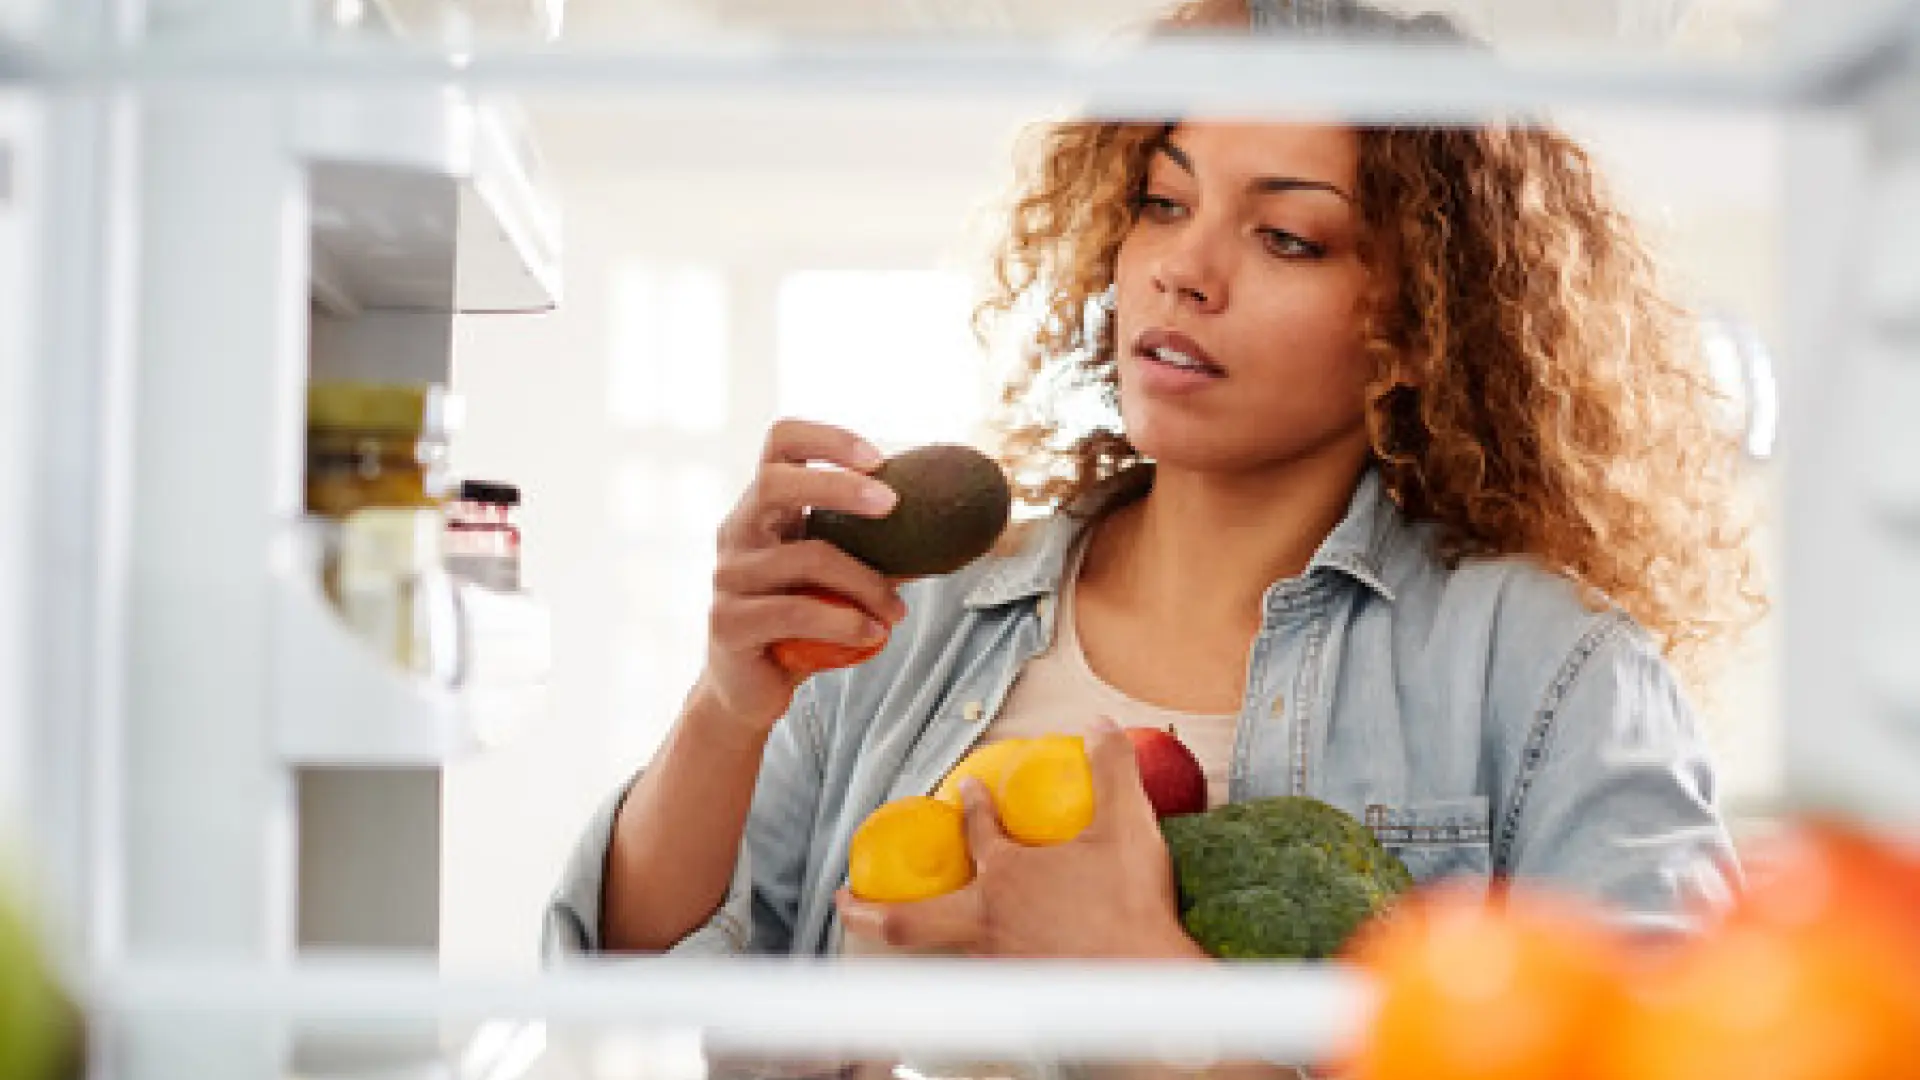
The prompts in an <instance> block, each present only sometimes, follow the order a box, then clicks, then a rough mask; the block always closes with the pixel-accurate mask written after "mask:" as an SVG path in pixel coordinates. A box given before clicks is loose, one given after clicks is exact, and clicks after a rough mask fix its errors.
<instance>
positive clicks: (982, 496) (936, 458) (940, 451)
mask: <svg viewBox="0 0 1920 1080" xmlns="http://www.w3.org/2000/svg"><path fill="white" fill-rule="evenodd" d="M872 475H873V477H874V479H876V480H879V481H880V482H881V483H883V484H886V485H887V486H888V487H890V488H892V489H893V490H894V491H895V492H897V493H898V494H899V496H900V501H899V503H897V504H896V505H895V506H894V508H893V512H892V513H889V514H888V515H887V516H886V517H883V518H868V517H859V516H857V515H853V514H843V513H840V512H838V511H833V510H825V509H821V508H818V507H816V508H814V509H813V510H811V511H809V512H808V514H807V528H806V535H807V536H810V537H817V538H819V539H821V540H825V541H826V542H828V543H830V544H832V545H834V546H835V547H837V548H839V549H841V550H842V551H845V552H846V553H847V554H849V555H852V556H853V557H854V558H856V559H859V560H860V561H861V562H863V563H866V564H867V565H868V566H871V567H873V568H874V569H875V570H878V571H879V572H881V573H882V574H885V575H887V576H888V577H896V578H912V577H926V576H928V575H932V574H950V573H952V572H954V571H955V570H958V569H960V568H961V567H963V566H965V565H967V564H968V563H970V562H972V561H973V560H975V559H977V558H979V557H980V556H982V555H985V554H986V553H987V552H988V551H989V550H990V549H992V547H993V545H994V541H996V540H998V539H999V538H1000V533H1001V532H1002V531H1003V530H1005V529H1006V527H1007V517H1008V515H1009V514H1010V513H1011V512H1012V509H1013V491H1012V489H1011V488H1009V487H1008V485H1007V478H1006V475H1005V474H1004V473H1002V472H1001V471H1000V466H999V465H997V464H995V463H994V461H993V459H992V458H989V457H987V456H986V455H985V454H982V453H981V452H980V451H978V450H975V449H974V448H972V447H970V446H957V445H953V444H950V443H934V444H932V445H929V446H921V447H916V448H915V449H912V450H908V451H906V452H905V453H901V454H897V455H895V456H893V457H890V458H888V459H887V460H886V461H885V462H883V463H881V465H880V467H879V468H878V469H875V470H874V471H873V474H872Z"/></svg>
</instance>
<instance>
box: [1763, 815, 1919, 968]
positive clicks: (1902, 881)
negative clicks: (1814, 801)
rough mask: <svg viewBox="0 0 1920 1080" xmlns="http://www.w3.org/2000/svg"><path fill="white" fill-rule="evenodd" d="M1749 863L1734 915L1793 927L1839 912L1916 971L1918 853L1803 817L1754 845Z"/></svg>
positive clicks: (1855, 829)
mask: <svg viewBox="0 0 1920 1080" xmlns="http://www.w3.org/2000/svg"><path fill="white" fill-rule="evenodd" d="M1750 861H1751V864H1752V866H1753V870H1754V873H1753V879H1752V881H1751V883H1750V886H1749V888H1748V890H1747V893H1746V895H1745V896H1743V897H1742V898H1741V900H1740V904H1739V907H1738V908H1737V910H1736V911H1735V913H1734V918H1735V919H1738V920H1742V921H1760V922H1765V923H1769V924H1772V925H1776V926H1794V925H1802V924H1807V923H1815V922H1819V921H1820V920H1822V919H1824V918H1826V917H1828V916H1829V915H1830V914H1831V913H1833V912H1836V911H1845V912H1847V913H1848V915H1849V917H1850V918H1851V919H1854V920H1858V921H1860V922H1862V923H1866V924H1870V925H1871V926H1873V927H1874V928H1875V932H1876V933H1879V934H1884V935H1885V936H1886V939H1887V942H1888V944H1889V945H1890V946H1891V947H1894V948H1900V949H1905V950H1907V951H1908V952H1909V954H1910V956H1911V958H1912V959H1911V963H1912V964H1913V966H1914V968H1915V970H1916V972H1920V850H1916V849H1915V848H1914V847H1912V846H1911V845H1905V844H1901V843H1898V842H1896V841H1895V840H1893V839H1891V838H1881V837H1878V836H1874V835H1872V834H1869V833H1868V832H1866V831H1864V830H1863V829H1861V828H1859V827H1857V826H1854V825H1851V824H1848V823H1845V822H1841V821H1838V820H1832V819H1820V818H1811V819H1806V820H1802V821H1798V822H1796V823H1794V824H1793V825H1792V826H1790V827H1789V828H1787V829H1786V830H1785V831H1783V832H1782V833H1781V834H1779V835H1778V836H1775V837H1772V838H1770V839H1769V840H1767V841H1765V842H1763V843H1761V844H1758V845H1755V850H1754V852H1753V853H1752V858H1751V860H1750ZM1916 978H1920V975H1916Z"/></svg>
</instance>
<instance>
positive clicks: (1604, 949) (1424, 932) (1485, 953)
mask: <svg viewBox="0 0 1920 1080" xmlns="http://www.w3.org/2000/svg"><path fill="white" fill-rule="evenodd" d="M1351 955H1352V958H1353V959H1355V960H1357V961H1358V962H1359V963H1360V965H1361V966H1362V967H1363V968H1365V969H1367V970H1368V971H1369V972H1371V973H1372V974H1373V975H1374V977H1375V979H1376V981H1377V985H1378V989H1379V998H1378V1008H1377V1011H1376V1012H1375V1013H1374V1015H1373V1017H1372V1019H1371V1021H1370V1024H1369V1026H1368V1027H1367V1029H1366V1031H1365V1033H1364V1035H1363V1038H1362V1042H1361V1043H1360V1045H1359V1046H1357V1047H1356V1048H1353V1049H1352V1050H1350V1051H1349V1053H1348V1054H1347V1056H1346V1060H1345V1061H1344V1062H1342V1063H1341V1064H1342V1069H1341V1071H1340V1072H1339V1075H1341V1076H1343V1077H1349V1076H1350V1077H1352V1078H1353V1080H1415V1078H1417V1080H1544V1078H1547V1077H1552V1078H1554V1080H1581V1078H1585V1077H1593V1076H1596V1075H1597V1073H1596V1072H1595V1070H1594V1057H1595V1054H1596V1052H1597V1050H1598V1049H1599V1045H1600V1041H1601V1040H1602V1039H1603V1038H1604V1028H1605V1026H1606V1025H1607V1024H1608V1023H1609V1022H1610V1020H1611V1018H1612V1017H1613V1016H1615V1015H1616V1014H1617V1012H1618V1009H1619V1000H1620V986H1621V976H1620V967H1619V955H1618V946H1617V944H1616V943H1615V941H1614V940H1613V938H1612V936H1611V935H1610V934H1609V933H1608V932H1607V931H1606V930H1605V929H1604V926H1603V924H1602V923H1601V922H1600V920H1599V919H1598V918H1597V917H1596V916H1594V915H1591V914H1589V913H1588V912H1587V911H1586V910H1585V909H1584V908H1583V907H1579V906H1576V905H1574V904H1573V903H1572V902H1571V901H1563V900H1560V899H1557V898H1552V897H1547V896H1543V895H1535V894H1531V893H1526V892H1510V893H1508V894H1507V897H1506V899H1505V901H1504V902H1499V903H1495V902H1490V901H1489V900H1488V899H1487V897H1486V895H1485V893H1484V892H1483V891H1475V890H1472V889H1465V888H1441V889H1439V890H1436V891H1433V892H1429V893H1427V894H1424V895H1421V896H1416V897H1413V898H1410V899H1408V900H1406V901H1403V902H1402V903H1401V905H1400V906H1399V907H1398V908H1397V909H1396V911H1395V912H1394V913H1393V914H1391V915H1389V916H1387V917H1386V918H1384V919H1383V920H1381V921H1379V922H1377V923H1374V924H1372V925H1371V926H1369V927H1368V928H1367V929H1366V930H1364V931H1363V932H1362V934H1361V936H1360V937H1359V938H1358V939H1357V941H1356V943H1355V945H1354V948H1353V951H1352V953H1351Z"/></svg>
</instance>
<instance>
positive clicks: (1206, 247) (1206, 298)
mask: <svg viewBox="0 0 1920 1080" xmlns="http://www.w3.org/2000/svg"><path fill="white" fill-rule="evenodd" d="M1211 245H1212V241H1211V240H1210V239H1209V238H1207V237H1205V236H1203V235H1200V234H1199V230H1197V229H1194V228H1192V227H1191V226H1189V228H1188V230H1187V234H1186V235H1184V236H1181V237H1180V238H1178V239H1176V240H1174V241H1173V242H1172V243H1171V244H1170V245H1169V246H1168V248H1167V250H1166V252H1165V253H1164V254H1163V255H1162V256H1161V259H1160V261H1159V263H1158V265H1156V266H1155V268H1154V275H1153V280H1154V285H1155V287H1156V288H1158V289H1159V290H1160V291H1161V292H1162V293H1165V294H1167V295H1168V296H1171V297H1172V298H1173V299H1174V301H1175V302H1176V303H1179V304H1191V305H1193V306H1194V307H1195V308H1197V309H1199V310H1201V311H1217V310H1219V308H1220V307H1221V305H1222V304H1224V303H1225V301H1226V298H1227V288H1226V280H1225V277H1224V275H1223V274H1222V273H1221V271H1220V268H1219V258H1218V256H1217V255H1216V254H1215V253H1214V252H1213V251H1212V250H1211Z"/></svg>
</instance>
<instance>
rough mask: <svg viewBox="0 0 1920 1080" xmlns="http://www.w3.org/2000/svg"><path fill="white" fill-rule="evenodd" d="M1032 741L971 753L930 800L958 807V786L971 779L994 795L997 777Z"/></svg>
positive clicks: (1010, 742) (1003, 742)
mask: <svg viewBox="0 0 1920 1080" xmlns="http://www.w3.org/2000/svg"><path fill="white" fill-rule="evenodd" d="M1032 741H1033V740H1032V739H1002V740H1001V741H999V742H997V743H989V744H988V745H986V746H982V747H979V748H977V749H975V750H974V751H973V752H972V753H970V754H968V755H967V756H966V757H963V758H961V759H960V764H958V765H955V766H954V767H953V771H952V772H950V773H948V774H947V778H946V779H945V780H942V781H941V782H940V790H938V791H936V792H934V793H933V797H934V798H936V799H939V800H940V801H941V802H943V803H948V804H951V805H953V806H959V805H960V782H961V781H962V780H965V779H966V778H967V777H969V776H971V777H973V778H974V779H975V780H978V781H980V782H981V783H983V784H985V785H987V790H988V791H990V792H995V793H996V794H997V793H998V791H999V788H1000V777H1001V774H1003V773H1004V772H1006V769H1007V765H1008V764H1009V763H1010V762H1012V761H1013V760H1014V759H1016V758H1018V757H1019V756H1020V755H1021V754H1022V753H1024V752H1025V751H1026V747H1027V744H1028V743H1030V742H1032Z"/></svg>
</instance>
